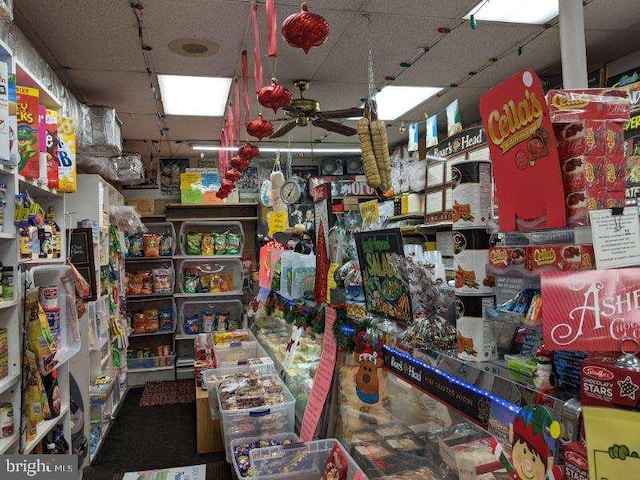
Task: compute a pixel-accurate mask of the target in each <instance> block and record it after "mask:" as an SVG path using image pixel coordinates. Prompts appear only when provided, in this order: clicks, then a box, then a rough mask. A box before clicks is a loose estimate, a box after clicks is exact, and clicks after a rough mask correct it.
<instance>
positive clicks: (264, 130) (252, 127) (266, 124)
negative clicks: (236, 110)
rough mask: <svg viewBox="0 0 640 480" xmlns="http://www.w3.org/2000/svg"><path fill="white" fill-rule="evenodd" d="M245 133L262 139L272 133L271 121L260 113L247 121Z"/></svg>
mask: <svg viewBox="0 0 640 480" xmlns="http://www.w3.org/2000/svg"><path fill="white" fill-rule="evenodd" d="M247 133H248V134H249V135H251V136H252V137H256V138H257V139H258V140H262V139H263V138H264V137H268V136H269V135H271V134H272V133H273V123H271V122H270V121H269V120H265V119H264V118H263V117H262V115H258V118H256V119H254V120H251V121H250V122H249V123H247Z"/></svg>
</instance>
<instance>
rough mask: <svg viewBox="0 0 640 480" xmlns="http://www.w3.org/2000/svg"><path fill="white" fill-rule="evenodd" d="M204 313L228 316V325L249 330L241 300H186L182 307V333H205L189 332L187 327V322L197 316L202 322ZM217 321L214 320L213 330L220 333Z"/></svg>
mask: <svg viewBox="0 0 640 480" xmlns="http://www.w3.org/2000/svg"><path fill="white" fill-rule="evenodd" d="M203 312H213V314H214V316H217V315H218V314H220V313H225V314H227V315H228V320H227V324H228V325H238V326H239V328H247V319H246V318H245V315H244V305H242V302H241V301H240V300H212V301H205V300H195V301H194V300H186V301H184V302H182V304H181V305H180V328H181V331H182V333H185V334H195V333H203V332H189V331H188V329H187V328H186V327H185V322H186V321H187V320H188V319H190V318H193V317H194V316H196V315H197V316H199V317H200V320H201V317H202V313H203ZM215 320H216V319H215V318H214V324H213V325H212V329H213V330H215V331H218V325H217V324H216V321H215ZM203 327H204V325H203ZM203 330H204V328H203Z"/></svg>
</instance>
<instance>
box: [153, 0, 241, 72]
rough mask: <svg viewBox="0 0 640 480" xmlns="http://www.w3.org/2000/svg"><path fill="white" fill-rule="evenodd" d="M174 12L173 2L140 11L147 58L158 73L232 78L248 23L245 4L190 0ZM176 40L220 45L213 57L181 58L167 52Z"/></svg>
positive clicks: (158, 2) (157, 0) (161, 2)
mask: <svg viewBox="0 0 640 480" xmlns="http://www.w3.org/2000/svg"><path fill="white" fill-rule="evenodd" d="M188 4H189V6H188V8H177V7H176V2H175V1H174V0H155V1H153V2H146V3H145V9H144V10H143V20H144V24H143V26H144V27H145V35H146V41H147V42H148V43H149V45H150V46H152V47H153V51H152V52H150V55H149V56H150V58H151V60H152V62H153V65H154V68H155V70H156V71H157V72H159V73H173V74H182V75H210V76H219V77H231V76H233V74H234V71H235V69H236V65H237V63H238V61H239V56H240V49H241V46H242V37H243V34H244V32H245V27H246V25H247V21H248V19H249V11H250V5H249V3H248V2H224V1H211V0H189V2H188ZM179 38H204V39H207V40H210V41H213V42H217V43H218V44H219V45H220V51H219V52H218V53H217V54H216V55H214V56H212V57H204V58H192V57H184V56H181V55H178V54H176V53H173V52H172V51H171V50H169V42H171V41H172V40H176V39H179Z"/></svg>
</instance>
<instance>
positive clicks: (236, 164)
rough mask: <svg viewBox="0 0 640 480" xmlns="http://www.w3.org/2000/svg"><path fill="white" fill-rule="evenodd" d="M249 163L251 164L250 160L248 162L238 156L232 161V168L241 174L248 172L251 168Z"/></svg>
mask: <svg viewBox="0 0 640 480" xmlns="http://www.w3.org/2000/svg"><path fill="white" fill-rule="evenodd" d="M249 163H251V161H250V160H246V159H244V158H242V157H237V156H236V157H233V158H232V159H231V166H232V167H233V168H235V169H236V170H238V171H239V172H244V171H246V170H247V168H249Z"/></svg>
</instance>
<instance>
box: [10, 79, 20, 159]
mask: <svg viewBox="0 0 640 480" xmlns="http://www.w3.org/2000/svg"><path fill="white" fill-rule="evenodd" d="M8 87H9V157H10V159H11V162H10V163H11V164H12V165H18V163H20V152H19V150H18V141H17V140H18V117H17V116H16V110H17V107H16V106H17V99H18V94H17V93H16V90H17V86H16V74H15V73H9V82H8Z"/></svg>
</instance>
